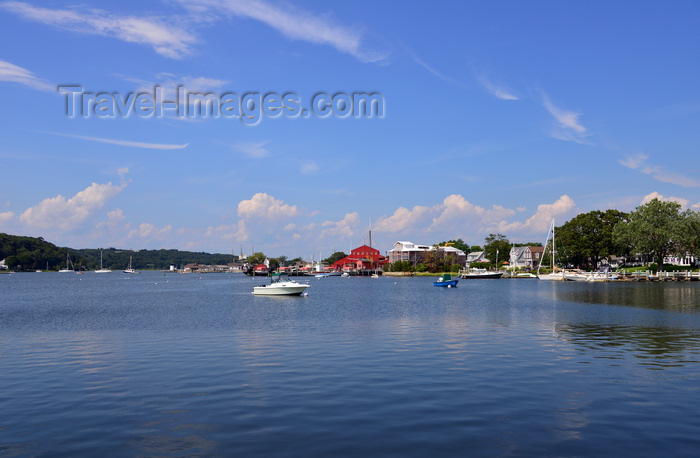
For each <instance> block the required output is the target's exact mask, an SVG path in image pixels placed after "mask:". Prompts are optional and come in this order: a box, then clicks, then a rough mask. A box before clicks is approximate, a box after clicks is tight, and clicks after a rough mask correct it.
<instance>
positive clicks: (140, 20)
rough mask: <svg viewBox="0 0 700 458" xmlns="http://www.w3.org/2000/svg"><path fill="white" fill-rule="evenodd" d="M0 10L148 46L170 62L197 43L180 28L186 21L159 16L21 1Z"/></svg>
mask: <svg viewBox="0 0 700 458" xmlns="http://www.w3.org/2000/svg"><path fill="white" fill-rule="evenodd" d="M0 8H2V9H4V10H5V11H9V12H11V13H14V14H16V15H18V16H20V17H22V18H24V19H27V20H31V21H35V22H39V23H42V24H46V25H50V26H52V27H56V28H58V29H64V30H70V31H73V32H80V33H87V34H91V35H101V36H106V37H112V38H116V39H119V40H122V41H126V42H129V43H136V44H140V45H145V46H150V47H151V48H153V50H154V51H155V52H157V53H158V54H160V55H162V56H165V57H168V58H171V59H180V58H182V57H184V56H186V55H187V54H189V53H190V52H191V46H192V44H193V43H194V42H196V41H197V40H196V38H195V36H194V35H193V34H192V33H191V32H189V30H188V29H187V28H186V27H184V26H183V25H184V24H185V23H186V21H171V22H168V21H165V20H163V19H161V18H158V17H148V16H119V15H116V14H113V13H110V12H108V11H104V10H99V9H93V8H87V7H82V8H78V7H74V8H71V9H51V8H42V7H38V6H34V5H31V4H29V3H24V2H3V3H0Z"/></svg>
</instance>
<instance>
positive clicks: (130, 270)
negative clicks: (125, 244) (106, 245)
mask: <svg viewBox="0 0 700 458" xmlns="http://www.w3.org/2000/svg"><path fill="white" fill-rule="evenodd" d="M131 258H132V257H131V256H129V267H127V268H126V269H124V273H125V274H137V273H139V271H138V270H134V268H133V267H131Z"/></svg>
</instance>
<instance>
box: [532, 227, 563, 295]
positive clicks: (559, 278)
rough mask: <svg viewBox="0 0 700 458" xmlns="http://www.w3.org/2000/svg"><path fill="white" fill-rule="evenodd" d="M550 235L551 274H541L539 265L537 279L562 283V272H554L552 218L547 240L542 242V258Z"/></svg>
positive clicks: (554, 253)
mask: <svg viewBox="0 0 700 458" xmlns="http://www.w3.org/2000/svg"><path fill="white" fill-rule="evenodd" d="M550 233H551V234H552V255H551V256H552V272H551V273H549V274H541V273H540V268H541V267H542V264H541V263H540V265H539V266H537V278H539V279H540V280H548V281H552V280H554V281H563V280H566V275H564V271H560V272H555V271H554V269H555V268H554V256H555V255H556V250H555V249H554V218H552V224H551V225H550V227H549V231H547V239H546V240H545V241H544V251H542V257H543V258H544V254H545V253H546V252H547V246H548V242H549V234H550Z"/></svg>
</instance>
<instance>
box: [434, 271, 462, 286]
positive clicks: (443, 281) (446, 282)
mask: <svg viewBox="0 0 700 458" xmlns="http://www.w3.org/2000/svg"><path fill="white" fill-rule="evenodd" d="M458 281H459V280H453V279H452V275H450V274H445V275H443V276H442V277H440V278H438V281H436V282H433V286H445V287H447V288H452V287H454V286H457V282H458Z"/></svg>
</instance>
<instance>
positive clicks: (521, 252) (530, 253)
mask: <svg viewBox="0 0 700 458" xmlns="http://www.w3.org/2000/svg"><path fill="white" fill-rule="evenodd" d="M543 253H544V247H541V246H516V247H513V248H511V249H510V259H509V262H510V267H511V268H516V269H517V268H527V269H536V268H537V267H539V265H540V261H541V260H542V255H543Z"/></svg>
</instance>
